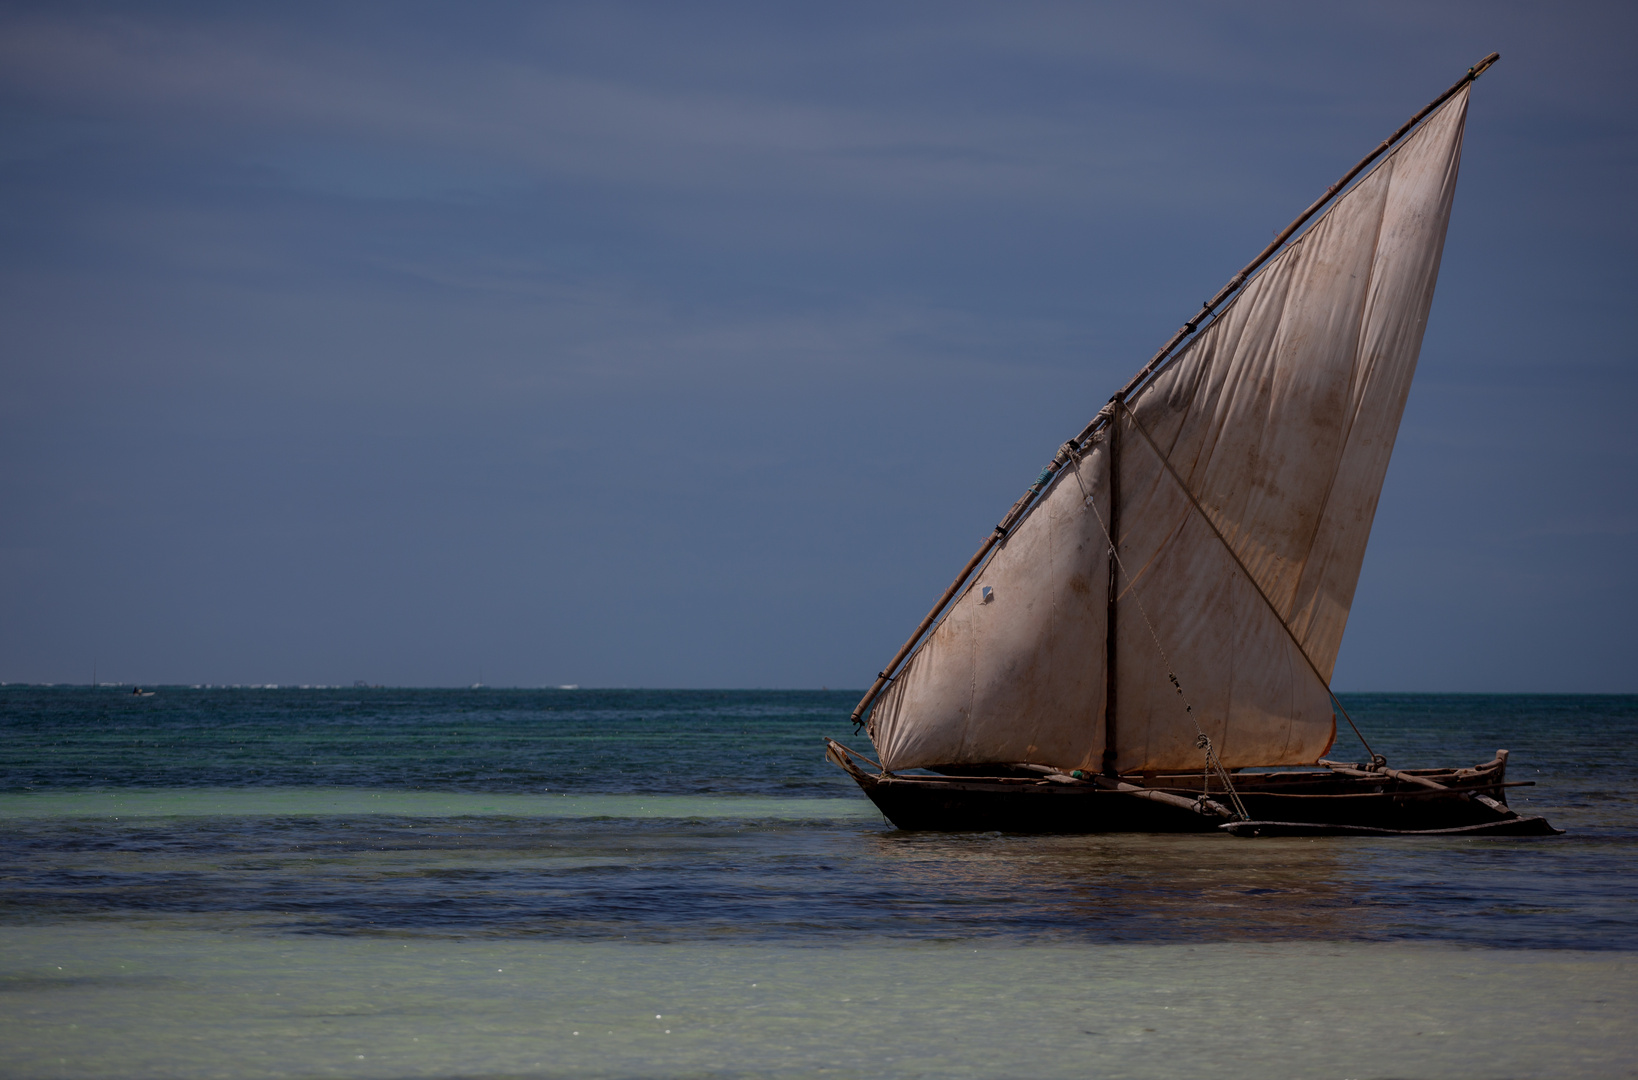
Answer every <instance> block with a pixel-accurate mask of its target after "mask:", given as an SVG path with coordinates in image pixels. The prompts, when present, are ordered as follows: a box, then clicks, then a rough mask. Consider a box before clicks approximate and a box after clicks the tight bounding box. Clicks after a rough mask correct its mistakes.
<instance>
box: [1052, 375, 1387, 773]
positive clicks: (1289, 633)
mask: <svg viewBox="0 0 1638 1080" xmlns="http://www.w3.org/2000/svg"><path fill="white" fill-rule="evenodd" d="M1118 404H1119V405H1120V408H1121V411H1123V412H1125V413H1126V415H1127V416H1129V417H1131V420H1132V427H1133V428H1135V429H1136V430H1137V433H1138V434H1139V435H1142V436H1143V441H1144V442H1146V443H1148V444H1149V449H1151V450H1153V451H1154V452H1155V456H1156V457H1158V458H1159V459H1160V464H1161V465H1163V466H1164V467H1165V469H1166V472H1167V474H1168V475H1170V476H1171V478H1172V479H1173V480H1174V481H1176V482H1177V487H1178V490H1180V491H1182V492H1183V497H1184V498H1186V499H1188V500H1189V505H1190V506H1192V507H1194V512H1195V513H1197V514H1199V515H1200V520H1201V521H1204V522H1205V523H1206V528H1208V529H1210V530H1211V534H1212V535H1213V536H1215V537H1217V542H1218V543H1220V544H1222V545H1223V550H1224V551H1226V552H1228V556H1229V558H1231V559H1233V560H1234V565H1235V566H1238V567H1239V568H1240V572H1241V573H1242V574H1244V575H1245V576H1246V580H1247V581H1248V582H1250V583H1251V587H1252V588H1253V589H1255V590H1256V591H1257V595H1258V596H1260V597H1261V598H1262V601H1263V603H1264V604H1266V605H1268V610H1269V614H1271V615H1273V616H1274V621H1275V622H1277V623H1279V624H1280V628H1281V629H1282V630H1284V631H1285V635H1286V637H1288V638H1290V639H1291V644H1292V645H1295V646H1296V648H1297V655H1299V656H1301V657H1302V658H1303V662H1304V663H1306V664H1307V665H1308V670H1309V671H1312V672H1313V673H1314V678H1316V679H1318V680H1319V683H1320V685H1321V686H1323V687H1325V693H1326V695H1327V696H1329V697H1330V699H1331V704H1333V705H1335V706H1336V707H1337V710H1338V711H1339V712H1341V713H1342V718H1343V719H1344V720H1346V721H1348V726H1349V727H1351V728H1353V729H1354V734H1355V735H1356V736H1357V737H1358V738H1359V741H1360V743H1361V744H1363V745H1364V747H1365V752H1366V753H1367V754H1369V755H1371V762H1372V763H1373V764H1375V765H1386V764H1387V763H1388V759H1387V758H1385V757H1383V756H1382V755H1381V754H1378V753H1377V752H1376V751H1375V750H1373V749H1371V744H1370V743H1369V742H1366V740H1365V734H1364V732H1362V731H1360V730H1359V725H1358V724H1355V723H1354V718H1353V717H1351V716H1349V715H1348V710H1347V709H1345V708H1343V707H1342V701H1341V699H1340V698H1338V697H1337V695H1336V693H1335V691H1333V690H1332V689H1331V683H1330V680H1328V679H1326V677H1325V676H1324V675H1321V674H1320V669H1319V665H1318V664H1316V663H1314V658H1313V657H1311V656H1309V655H1308V650H1307V649H1305V648H1303V644H1302V642H1301V641H1299V640H1297V632H1296V631H1295V630H1293V629H1291V624H1290V623H1288V622H1286V621H1285V616H1283V615H1281V614H1280V609H1279V608H1277V607H1275V606H1274V601H1272V600H1270V599H1269V598H1268V593H1266V592H1264V591H1263V587H1262V585H1260V584H1259V583H1258V581H1257V578H1256V576H1255V575H1254V574H1252V572H1251V570H1250V569H1249V568H1248V567H1247V566H1246V564H1245V563H1244V562H1243V561H1242V560H1241V559H1240V553H1239V552H1237V551H1235V550H1234V545H1233V544H1230V543H1229V542H1228V537H1226V536H1224V535H1223V533H1222V530H1221V529H1219V528H1218V527H1217V523H1216V522H1215V521H1213V520H1212V519H1211V515H1210V514H1208V513H1206V509H1205V507H1203V506H1201V505H1200V500H1199V499H1196V498H1195V497H1194V491H1193V489H1192V488H1190V487H1189V485H1188V484H1186V483H1184V482H1183V478H1182V477H1181V476H1179V475H1177V470H1176V469H1174V468H1173V467H1172V459H1171V458H1169V457H1167V456H1166V452H1165V451H1164V450H1162V449H1161V448H1160V447H1159V446H1158V445H1156V444H1155V441H1154V439H1152V438H1150V436H1149V429H1148V428H1146V427H1144V426H1143V421H1141V420H1139V419H1138V418H1137V413H1135V412H1133V411H1132V408H1131V406H1129V405H1127V404H1126V401H1125V400H1124V399H1121V400H1120V401H1119V403H1118ZM1116 419H1117V420H1118V417H1117V418H1116ZM1112 422H1113V421H1112ZM1083 490H1084V489H1083ZM1092 509H1093V512H1094V513H1096V512H1097V507H1095V506H1094V507H1093V508H1092ZM1098 524H1100V525H1101V524H1103V519H1102V518H1099V519H1098ZM1104 535H1106V536H1107V535H1108V530H1107V529H1105V530H1104ZM1116 558H1117V559H1118V558H1119V556H1116ZM1124 569H1125V568H1124V567H1123V568H1122V570H1124ZM1128 580H1130V579H1128ZM1332 722H1333V723H1334V722H1335V717H1333V718H1332Z"/></svg>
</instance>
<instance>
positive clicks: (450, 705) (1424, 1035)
mask: <svg viewBox="0 0 1638 1080" xmlns="http://www.w3.org/2000/svg"><path fill="white" fill-rule="evenodd" d="M856 699H857V695H856V694H855V693H852V692H845V693H843V692H811V693H810V692H749V691H724V692H687V691H525V690H515V691H508V690H471V691H466V690H462V691H406V690H390V689H369V690H366V689H357V690H227V689H220V690H218V689H197V690H196V689H184V688H171V687H161V688H159V691H158V693H157V694H156V695H155V696H153V697H146V698H133V697H132V696H131V695H130V694H129V692H128V691H121V690H118V689H114V688H100V689H96V690H92V689H88V688H78V689H74V688H58V687H54V688H40V687H17V686H8V687H0V736H3V743H0V1075H4V1076H16V1077H87V1076H97V1077H106V1076H117V1077H125V1076H129V1077H209V1076H224V1077H261V1076H270V1077H272V1076H281V1077H282V1076H291V1077H295V1076H301V1077H307V1076H358V1077H400V1076H401V1077H455V1076H473V1077H477V1076H565V1077H664V1076H702V1077H704V1076H711V1077H716V1076H736V1077H737V1076H747V1077H749V1076H791V1077H801V1076H844V1077H853V1076H858V1077H867V1076H929V1077H932V1076H974V1077H990V1076H1042V1077H1048V1076H1060V1075H1062V1076H1077V1077H1084V1076H1138V1077H1150V1076H1153V1077H1167V1076H1180V1075H1184V1074H1188V1075H1211V1076H1265V1077H1279V1076H1292V1077H1298V1076H1339V1077H1342V1076H1351V1077H1363V1076H1384V1077H1386V1076H1401V1077H1410V1076H1416V1077H1422V1076H1426V1077H1466V1076H1473V1077H1479V1076H1483V1077H1488V1078H1494V1077H1504V1076H1638V1032H1635V1030H1634V1025H1633V1023H1632V1017H1633V1016H1634V1015H1638V962H1635V961H1638V800H1635V792H1638V757H1635V755H1634V752H1633V748H1634V746H1635V745H1638V697H1607V696H1599V697H1593V696H1564V697H1534V696H1453V695H1444V696H1416V695H1355V696H1351V697H1346V698H1345V699H1344V700H1345V702H1346V704H1347V705H1348V707H1349V709H1350V711H1351V712H1352V713H1353V714H1354V717H1355V719H1356V721H1358V722H1359V723H1360V724H1361V726H1362V727H1363V728H1365V730H1366V733H1367V735H1369V736H1370V737H1371V739H1372V741H1373V743H1374V744H1375V745H1376V748H1377V749H1378V750H1380V751H1382V752H1384V753H1385V754H1386V755H1387V756H1388V758H1389V760H1390V762H1391V763H1393V764H1395V765H1402V766H1407V767H1415V766H1419V765H1424V764H1426V765H1433V764H1473V763H1476V762H1479V761H1483V760H1487V759H1488V758H1489V757H1490V756H1491V755H1492V754H1493V753H1494V751H1495V750H1496V749H1497V748H1498V747H1506V748H1508V749H1510V750H1511V751H1512V752H1513V754H1512V758H1511V762H1510V770H1509V777H1510V778H1511V779H1516V780H1533V781H1536V782H1537V785H1538V786H1536V787H1529V788H1518V789H1515V790H1514V791H1513V792H1512V793H1511V794H1510V796H1509V798H1510V801H1511V802H1512V803H1513V805H1514V806H1515V807H1517V808H1518V809H1519V810H1521V811H1523V812H1528V813H1541V814H1545V815H1546V816H1547V817H1548V818H1549V820H1551V821H1552V822H1553V823H1554V824H1555V825H1558V826H1559V827H1560V828H1564V829H1567V830H1569V833H1568V835H1566V836H1563V837H1558V838H1553V839H1535V840H1504V839H1464V840H1453V839H1451V840H1434V839H1424V840H1387V839H1305V840H1283V839H1282V840H1274V839H1265V840H1236V839H1233V838H1230V837H1226V836H1180V837H1161V836H1101V837H1020V836H1002V835H996V834H959V835H928V834H902V833H899V832H897V831H896V830H894V829H893V828H892V827H891V826H889V825H887V824H886V823H885V822H884V821H883V820H882V818H881V817H880V816H879V815H878V814H877V813H876V812H875V811H874V809H873V808H872V807H871V806H870V804H869V803H868V801H867V800H866V799H865V798H864V797H863V795H861V794H860V793H859V792H858V791H857V789H856V788H854V786H853V785H852V783H851V782H850V781H848V780H846V778H845V777H843V776H842V775H841V774H840V773H839V772H837V771H836V770H835V769H834V768H832V767H831V766H829V765H827V764H826V763H825V762H824V760H823V749H822V744H821V738H822V737H823V736H825V735H831V736H836V737H839V738H841V739H842V741H844V742H847V743H849V744H850V745H855V746H861V747H863V746H866V745H867V744H866V743H865V742H864V740H863V739H862V737H854V736H851V735H850V733H849V725H848V724H847V721H846V717H847V713H848V711H849V709H850V708H851V707H852V705H853V703H854V701H855V700H856ZM1336 753H1337V755H1338V756H1351V755H1353V754H1354V753H1355V750H1354V749H1353V748H1350V747H1349V746H1348V745H1346V744H1345V743H1343V744H1339V746H1338V748H1337V751H1336Z"/></svg>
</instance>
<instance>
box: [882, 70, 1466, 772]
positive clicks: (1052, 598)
mask: <svg viewBox="0 0 1638 1080" xmlns="http://www.w3.org/2000/svg"><path fill="white" fill-rule="evenodd" d="M1466 111H1467V90H1466V88H1465V87H1464V88H1463V89H1462V90H1461V91H1460V92H1459V93H1457V94H1456V95H1455V96H1453V97H1452V98H1451V99H1450V100H1449V101H1448V102H1447V103H1446V104H1445V105H1444V106H1443V107H1442V108H1440V109H1439V111H1437V112H1436V113H1434V114H1433V115H1432V116H1430V117H1429V118H1428V119H1427V120H1426V121H1425V122H1424V123H1423V125H1422V126H1421V128H1419V129H1418V130H1417V131H1416V132H1415V133H1414V134H1412V135H1411V136H1410V137H1409V138H1408V139H1406V140H1405V141H1404V142H1403V143H1402V144H1401V145H1400V146H1399V147H1398V149H1396V150H1395V151H1394V152H1393V153H1392V154H1391V155H1390V156H1388V157H1387V158H1385V159H1383V160H1382V161H1381V162H1380V163H1379V164H1378V165H1377V166H1376V167H1375V168H1374V169H1373V170H1372V171H1371V172H1369V173H1367V174H1366V175H1365V176H1364V177H1363V178H1362V179H1361V180H1360V181H1359V182H1358V183H1357V184H1356V185H1355V186H1354V187H1353V188H1352V189H1351V190H1350V191H1349V192H1348V193H1347V194H1345V195H1344V196H1342V197H1341V198H1340V199H1338V200H1337V202H1336V203H1335V204H1334V205H1333V206H1332V207H1331V209H1330V210H1329V211H1328V212H1327V213H1326V214H1325V215H1324V216H1323V217H1321V218H1320V219H1319V220H1318V221H1316V222H1315V223H1314V224H1313V225H1312V226H1311V227H1310V228H1309V229H1308V231H1307V232H1306V233H1305V234H1304V235H1303V236H1302V237H1301V238H1299V239H1298V240H1296V241H1295V242H1293V243H1292V244H1291V245H1290V246H1289V247H1287V248H1286V249H1285V250H1284V251H1283V252H1282V253H1281V254H1280V255H1279V256H1277V257H1276V258H1275V259H1274V260H1273V261H1272V262H1270V263H1269V264H1268V265H1267V266H1266V267H1265V268H1264V269H1263V270H1262V272H1261V273H1259V274H1258V275H1257V276H1256V277H1254V278H1252V279H1251V281H1250V282H1249V283H1248V284H1247V285H1246V287H1245V288H1244V289H1243V290H1242V291H1241V293H1240V295H1239V296H1237V297H1236V298H1235V299H1234V301H1233V303H1232V304H1231V305H1230V306H1229V307H1228V308H1226V309H1225V310H1224V311H1223V313H1222V314H1221V315H1220V316H1219V317H1218V318H1217V319H1216V320H1215V321H1214V322H1213V323H1212V324H1211V325H1210V326H1209V327H1208V328H1207V329H1206V330H1204V331H1203V332H1202V333H1201V334H1200V335H1199V337H1197V338H1196V339H1195V340H1194V341H1193V342H1192V343H1190V345H1189V346H1188V348H1187V349H1186V350H1185V351H1184V352H1183V353H1182V354H1180V355H1179V356H1178V357H1177V358H1176V359H1175V360H1173V361H1172V363H1171V364H1170V365H1169V366H1167V367H1165V368H1164V369H1163V370H1162V371H1161V372H1160V374H1159V375H1157V376H1156V377H1155V378H1154V379H1153V380H1151V381H1150V382H1149V383H1148V384H1146V385H1145V386H1144V387H1143V388H1142V389H1141V390H1139V391H1138V392H1137V393H1136V394H1135V395H1134V396H1133V398H1132V400H1131V401H1130V402H1129V403H1128V404H1129V409H1121V410H1117V411H1116V413H1115V418H1114V420H1113V425H1114V426H1115V428H1116V429H1117V430H1109V429H1106V430H1105V431H1104V433H1103V436H1102V438H1101V439H1100V441H1099V442H1098V443H1096V444H1095V445H1094V447H1093V448H1092V449H1091V451H1090V452H1089V453H1087V454H1085V455H1083V456H1082V457H1081V459H1080V460H1079V462H1077V463H1075V464H1073V465H1072V466H1070V467H1067V468H1065V469H1064V470H1063V472H1061V473H1060V474H1059V475H1058V476H1057V477H1055V478H1054V480H1053V482H1052V483H1051V485H1050V486H1049V487H1048V488H1047V489H1046V491H1045V493H1044V494H1043V496H1042V497H1041V500H1040V501H1039V502H1038V503H1037V504H1036V506H1035V508H1034V509H1033V510H1032V511H1031V512H1030V514H1029V515H1028V516H1027V517H1026V518H1024V520H1023V521H1022V522H1020V523H1019V524H1018V525H1017V526H1016V527H1015V528H1014V529H1013V531H1012V533H1011V535H1009V537H1008V538H1007V540H1006V542H1005V543H1004V544H1003V545H1002V546H1000V547H999V548H998V549H997V550H996V552H995V554H994V555H992V556H991V558H990V560H989V562H988V563H987V564H986V565H985V566H984V568H983V569H982V570H981V571H980V573H979V574H978V575H977V576H976V577H975V578H974V579H973V581H972V582H971V583H970V584H969V586H968V588H967V591H966V592H965V593H963V594H962V596H961V597H960V599H959V600H957V601H956V603H955V604H954V606H953V607H952V608H951V609H950V610H949V612H948V613H947V614H946V615H945V617H944V619H943V621H942V622H941V623H939V625H938V626H937V627H936V628H935V629H934V630H933V632H932V633H931V634H929V635H928V637H927V638H926V640H925V641H923V642H922V644H921V645H920V647H919V648H918V649H917V650H916V652H915V654H914V655H913V656H912V657H911V658H910V660H909V661H908V663H907V664H906V665H905V667H904V668H903V670H902V671H901V672H900V674H899V676H898V678H897V679H896V681H895V682H894V683H893V685H892V687H891V688H890V689H889V690H888V691H887V692H886V693H885V694H883V695H882V696H881V698H880V699H878V700H877V702H876V704H875V708H874V711H873V712H872V714H871V735H872V738H873V740H874V742H875V744H876V747H877V749H878V750H879V751H880V753H881V755H882V764H883V765H884V766H885V767H887V768H888V769H904V768H911V767H915V766H920V765H938V764H962V763H972V764H979V763H993V762H1018V761H1034V762H1042V763H1050V764H1054V765H1058V766H1060V767H1062V768H1065V769H1069V768H1086V769H1098V768H1101V767H1102V762H1103V755H1104V750H1105V745H1104V741H1105V727H1106V725H1105V699H1106V695H1107V694H1108V687H1107V685H1106V679H1105V671H1104V666H1105V656H1106V639H1105V634H1106V630H1107V626H1108V621H1107V620H1108V611H1109V606H1108V593H1107V588H1108V575H1107V550H1108V544H1107V541H1106V540H1105V538H1104V534H1103V529H1102V526H1101V525H1100V523H1099V517H1100V516H1101V517H1102V519H1103V520H1104V521H1110V520H1116V521H1118V527H1117V532H1118V534H1119V537H1118V539H1119V544H1118V550H1119V553H1120V558H1121V561H1122V564H1123V566H1124V567H1125V570H1126V572H1127V574H1129V575H1130V578H1129V579H1128V577H1126V576H1125V575H1120V576H1118V577H1117V585H1118V586H1119V592H1118V597H1119V598H1118V601H1117V604H1116V607H1115V613H1116V617H1115V620H1114V626H1115V635H1114V636H1115V649H1114V650H1113V651H1114V654H1115V656H1116V658H1117V659H1116V664H1115V671H1114V676H1115V680H1114V682H1115V692H1114V694H1113V700H1114V702H1115V707H1114V716H1113V724H1112V725H1110V726H1111V727H1112V729H1113V731H1114V732H1115V735H1114V742H1115V746H1114V750H1115V755H1114V764H1115V766H1116V768H1117V769H1118V770H1120V771H1122V772H1134V771H1142V770H1190V769H1198V768H1200V766H1201V764H1202V754H1201V751H1200V750H1199V749H1198V748H1197V747H1196V745H1195V737H1196V729H1195V721H1196V720H1198V722H1199V724H1200V726H1201V728H1202V729H1204V731H1205V732H1206V733H1207V734H1208V735H1209V736H1210V737H1211V739H1212V741H1213V743H1214V744H1215V745H1216V747H1217V750H1218V753H1219V755H1220V756H1221V758H1222V760H1223V762H1224V764H1225V765H1227V766H1229V767H1231V768H1233V767H1237V766H1244V765H1277V764H1297V763H1303V762H1312V761H1314V760H1315V759H1316V758H1317V757H1319V756H1320V755H1321V754H1323V753H1324V752H1325V751H1326V749H1327V748H1328V747H1329V745H1330V742H1331V740H1332V738H1333V737H1334V731H1335V721H1334V719H1333V717H1332V713H1331V705H1330V698H1329V694H1328V691H1327V689H1326V684H1327V683H1328V681H1329V679H1330V676H1331V672H1332V669H1333V667H1334V665H1335V663H1336V657H1337V652H1338V649H1339V648H1340V646H1341V642H1342V632H1343V629H1344V626H1345V624H1346V621H1347V617H1348V610H1349V607H1350V606H1351V604H1352V601H1353V593H1354V588H1355V586H1356V584H1357V582H1358V579H1359V571H1360V566H1361V563H1362V562H1363V559H1364V553H1365V543H1366V540H1367V538H1368V536H1369V533H1370V526H1371V521H1372V518H1373V516H1374V514H1375V511H1376V503H1377V498H1378V496H1379V494H1380V492H1381V487H1382V480H1383V477H1384V475H1385V473H1386V470H1387V465H1388V458H1389V455H1390V454H1391V452H1392V449H1393V442H1394V438H1395V435H1396V433H1397V431H1398V427H1399V420H1400V416H1401V414H1402V412H1403V410H1404V404H1405V398H1406V394H1407V393H1408V391H1409V387H1410V381H1411V376H1412V374H1413V372H1414V370H1415V367H1416V359H1417V355H1418V353H1419V351H1420V349H1421V341H1422V332H1423V328H1424V326H1425V324H1426V321H1427V315H1428V310H1429V307H1430V305H1431V303H1432V298H1433V289H1434V284H1435V281H1436V279H1437V277H1438V270H1439V259H1440V255H1441V253H1442V251H1443V247H1444V237H1445V229H1446V225H1447V223H1448V221H1449V216H1450V206H1451V200H1452V196H1453V194H1454V190H1455V184H1456V174H1457V166H1458V163H1459V160H1460V156H1461V141H1462V128H1463V123H1464V120H1465V117H1466ZM1112 446H1113V449H1112ZM1111 457H1113V459H1114V461H1115V468H1116V469H1117V471H1118V480H1119V483H1118V484H1117V485H1116V487H1117V489H1118V491H1119V505H1118V506H1116V507H1113V508H1111V507H1110V506H1109V503H1108V497H1109V467H1110V460H1111ZM1111 510H1113V511H1114V516H1113V518H1111ZM1094 511H1096V512H1094ZM986 588H987V589H989V590H990V591H989V592H988V593H986V592H985V589H986ZM1157 638H1158V642H1157V640H1156V639H1157ZM1163 653H1164V657H1163ZM1169 671H1170V672H1175V673H1176V675H1177V676H1178V678H1179V679H1180V680H1181V681H1182V684H1183V686H1184V687H1185V688H1186V691H1187V693H1188V697H1189V700H1190V701H1191V702H1192V704H1193V706H1194V718H1193V719H1191V718H1190V717H1189V716H1188V715H1187V714H1185V713H1184V711H1183V708H1182V704H1181V701H1180V699H1179V696H1178V694H1177V692H1176V691H1175V689H1174V688H1173V686H1172V684H1171V682H1170V680H1169V679H1168V677H1167V675H1168V672H1169Z"/></svg>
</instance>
